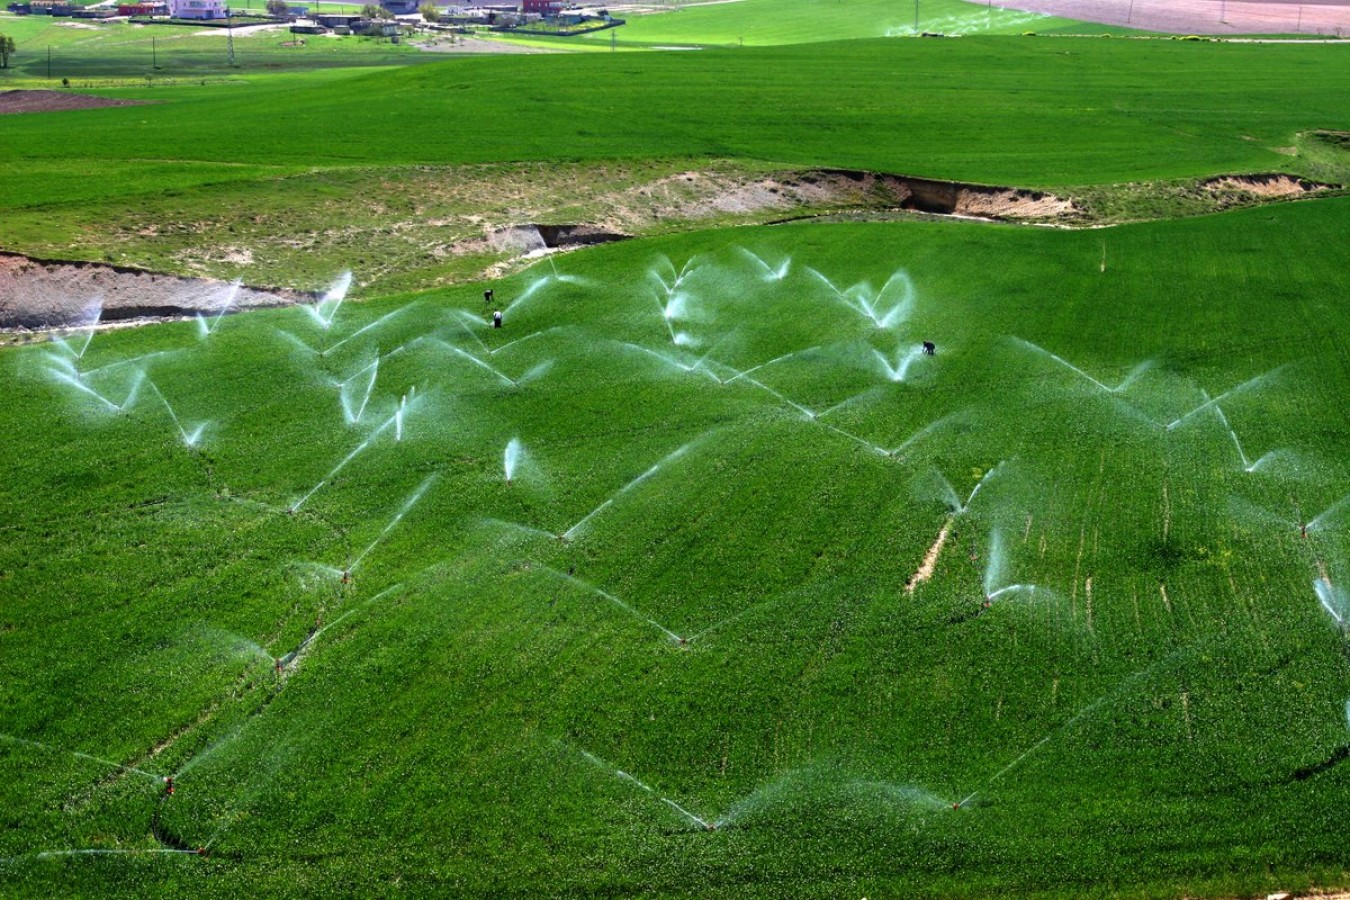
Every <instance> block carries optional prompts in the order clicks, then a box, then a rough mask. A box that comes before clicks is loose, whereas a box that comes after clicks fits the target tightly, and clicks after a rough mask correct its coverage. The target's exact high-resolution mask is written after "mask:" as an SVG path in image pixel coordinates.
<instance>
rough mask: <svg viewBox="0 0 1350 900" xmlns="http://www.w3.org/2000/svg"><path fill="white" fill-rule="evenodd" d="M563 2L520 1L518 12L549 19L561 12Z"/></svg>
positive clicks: (564, 4) (560, 0)
mask: <svg viewBox="0 0 1350 900" xmlns="http://www.w3.org/2000/svg"><path fill="white" fill-rule="evenodd" d="M566 5H567V4H566V3H565V2H564V0H520V11H521V12H523V13H525V14H526V15H530V14H534V15H537V16H543V17H544V18H546V19H551V18H553V17H555V16H557V15H558V14H559V13H561V12H562V11H563V7H564V6H566Z"/></svg>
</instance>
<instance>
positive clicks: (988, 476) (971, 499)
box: [961, 459, 1007, 512]
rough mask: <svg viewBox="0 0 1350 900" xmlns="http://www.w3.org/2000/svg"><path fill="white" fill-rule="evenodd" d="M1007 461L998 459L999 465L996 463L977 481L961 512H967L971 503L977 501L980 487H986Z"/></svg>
mask: <svg viewBox="0 0 1350 900" xmlns="http://www.w3.org/2000/svg"><path fill="white" fill-rule="evenodd" d="M1006 463H1007V460H1006V459H1001V460H999V461H998V464H997V465H995V466H994V467H993V468H992V469H990V470H989V471H988V472H985V473H984V477H983V478H981V479H980V480H979V481H978V482H976V484H975V487H973V488H971V491H970V495H969V496H968V497H966V502H965V503H964V504H963V505H962V506H961V512H965V511H966V510H968V509H970V504H971V503H973V502H975V496H976V495H977V494H979V492H980V489H981V488H983V487H984V485H985V483H986V482H988V481H989V479H991V478H993V477H994V476H995V475H997V474H998V473H999V470H1000V469H1002V468H1003V466H1004V465H1005V464H1006Z"/></svg>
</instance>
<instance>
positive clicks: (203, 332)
mask: <svg viewBox="0 0 1350 900" xmlns="http://www.w3.org/2000/svg"><path fill="white" fill-rule="evenodd" d="M243 284H244V280H243V279H242V278H236V279H235V280H234V281H232V282H231V283H230V285H229V287H227V288H226V289H225V302H223V303H221V305H220V307H219V309H217V310H216V314H215V316H213V317H209V318H208V317H207V316H204V315H202V314H201V313H197V335H198V337H200V338H202V339H203V340H205V339H206V338H208V337H210V336H211V335H213V334H215V333H216V328H217V327H218V326H219V325H220V320H221V319H223V318H225V314H226V313H227V312H229V311H230V307H231V306H233V305H234V301H235V298H236V297H238V296H239V289H240V287H242V286H243Z"/></svg>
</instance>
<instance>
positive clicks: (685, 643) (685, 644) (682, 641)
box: [675, 638, 689, 647]
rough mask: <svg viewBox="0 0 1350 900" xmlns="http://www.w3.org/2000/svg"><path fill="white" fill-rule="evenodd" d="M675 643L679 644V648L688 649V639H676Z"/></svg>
mask: <svg viewBox="0 0 1350 900" xmlns="http://www.w3.org/2000/svg"><path fill="white" fill-rule="evenodd" d="M675 643H677V644H679V645H680V646H681V647H688V646H689V638H676V639H675Z"/></svg>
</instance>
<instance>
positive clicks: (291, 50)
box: [0, 9, 429, 90]
mask: <svg viewBox="0 0 1350 900" xmlns="http://www.w3.org/2000/svg"><path fill="white" fill-rule="evenodd" d="M333 11H334V12H336V11H337V10H336V9H335V10H333ZM0 34H8V35H9V36H10V37H12V38H14V40H15V43H16V44H17V45H18V52H17V53H16V54H15V55H14V57H13V58H12V59H11V60H10V68H9V69H0V90H4V89H7V88H11V87H48V86H51V85H50V82H57V83H59V82H60V81H61V79H63V78H67V79H69V80H70V81H71V82H72V86H73V87H75V88H82V87H84V86H85V85H86V84H91V85H92V86H94V87H101V86H103V84H102V82H103V81H104V80H106V79H110V78H128V77H140V78H152V79H163V80H175V79H183V78H191V77H193V76H197V77H200V76H203V75H220V74H229V75H242V74H248V73H250V72H258V71H268V70H277V69H283V70H304V69H312V68H328V67H333V66H344V67H357V66H377V65H390V64H394V63H410V62H426V61H427V59H428V56H429V54H426V53H423V52H421V51H419V50H416V49H415V48H412V47H410V46H408V45H406V44H391V43H390V42H389V41H387V40H376V39H374V38H362V37H344V38H340V39H339V38H331V37H316V36H312V35H304V36H302V37H303V39H304V41H305V44H304V46H294V47H286V46H282V45H283V44H287V43H292V42H294V41H295V39H296V36H294V35H292V34H290V32H289V31H287V30H285V29H279V30H271V31H261V32H259V31H251V32H248V31H245V32H238V31H236V33H235V36H234V51H235V68H231V67H230V66H229V59H228V56H227V53H226V31H225V29H221V28H207V27H199V28H194V27H191V26H181V25H180V26H170V25H132V24H128V23H126V22H110V23H91V22H84V21H80V20H71V19H52V18H49V17H47V16H10V15H3V14H0ZM49 48H50V50H51V79H50V80H49V79H48V78H47V71H48V69H47V53H48V49H49ZM155 66H158V68H155ZM18 82H22V83H21V84H20V83H18Z"/></svg>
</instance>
